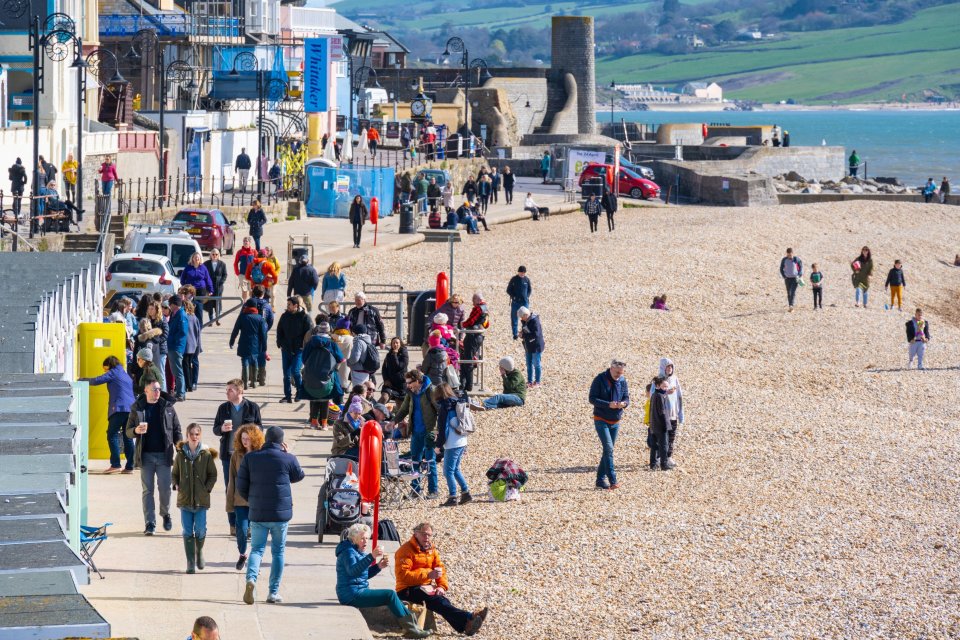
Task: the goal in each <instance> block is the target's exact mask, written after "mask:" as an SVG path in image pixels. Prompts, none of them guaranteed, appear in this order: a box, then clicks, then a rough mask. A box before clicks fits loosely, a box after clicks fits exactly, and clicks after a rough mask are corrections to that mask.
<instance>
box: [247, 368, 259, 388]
mask: <svg viewBox="0 0 960 640" xmlns="http://www.w3.org/2000/svg"><path fill="white" fill-rule="evenodd" d="M247 377H248V378H249V379H250V388H251V389H256V388H257V365H255V364H251V365H250V366H249V370H248V371H247Z"/></svg>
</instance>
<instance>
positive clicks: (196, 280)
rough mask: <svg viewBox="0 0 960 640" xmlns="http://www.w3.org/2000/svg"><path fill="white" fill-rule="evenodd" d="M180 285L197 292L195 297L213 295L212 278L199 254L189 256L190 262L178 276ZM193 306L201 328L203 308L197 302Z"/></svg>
mask: <svg viewBox="0 0 960 640" xmlns="http://www.w3.org/2000/svg"><path fill="white" fill-rule="evenodd" d="M180 285H181V286H186V285H191V286H192V287H193V288H194V289H196V290H197V295H198V296H200V297H203V296H209V295H212V294H213V291H214V288H213V278H211V277H210V272H209V271H207V267H206V266H205V265H204V264H203V255H201V254H200V253H199V252H197V253H195V254H193V255H192V256H190V262H189V263H188V264H187V266H185V267H184V268H183V272H181V274H180ZM194 304H196V309H195V310H194V313H196V315H197V320H199V321H200V326H203V307H202V306H201V305H200V304H199V303H198V302H195V303H194Z"/></svg>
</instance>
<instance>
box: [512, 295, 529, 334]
mask: <svg viewBox="0 0 960 640" xmlns="http://www.w3.org/2000/svg"><path fill="white" fill-rule="evenodd" d="M525 306H527V303H525V302H517V301H515V300H511V301H510V329H511V330H513V339H514V340H516V339H517V336H518V335H519V333H518V332H519V325H520V318H518V317H517V311H520V307H525Z"/></svg>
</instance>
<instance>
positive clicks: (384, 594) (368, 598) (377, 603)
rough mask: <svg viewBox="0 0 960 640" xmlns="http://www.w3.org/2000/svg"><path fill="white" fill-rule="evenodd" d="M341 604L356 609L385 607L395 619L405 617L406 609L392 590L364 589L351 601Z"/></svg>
mask: <svg viewBox="0 0 960 640" xmlns="http://www.w3.org/2000/svg"><path fill="white" fill-rule="evenodd" d="M342 604H345V605H347V606H348V607H356V608H357V609H366V608H367V607H382V606H386V607H387V609H390V613H392V614H393V615H394V616H396V617H397V618H402V617H404V616H405V615H407V608H406V607H405V606H403V603H402V602H400V596H398V595H397V592H396V591H394V590H393V589H364V590H363V591H361V592H360V593H358V594H357V597H355V598H354V599H353V600H351V601H350V602H344V603H342Z"/></svg>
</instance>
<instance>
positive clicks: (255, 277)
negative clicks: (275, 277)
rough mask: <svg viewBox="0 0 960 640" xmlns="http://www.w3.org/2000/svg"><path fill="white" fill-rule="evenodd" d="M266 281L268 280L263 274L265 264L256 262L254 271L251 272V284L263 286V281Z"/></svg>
mask: <svg viewBox="0 0 960 640" xmlns="http://www.w3.org/2000/svg"><path fill="white" fill-rule="evenodd" d="M266 279H267V278H266V276H265V275H264V273H263V263H262V262H254V263H253V269H251V270H250V282H252V283H253V284H263V281H264V280H266Z"/></svg>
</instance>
